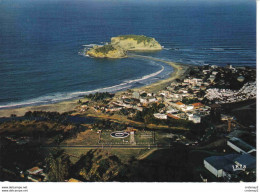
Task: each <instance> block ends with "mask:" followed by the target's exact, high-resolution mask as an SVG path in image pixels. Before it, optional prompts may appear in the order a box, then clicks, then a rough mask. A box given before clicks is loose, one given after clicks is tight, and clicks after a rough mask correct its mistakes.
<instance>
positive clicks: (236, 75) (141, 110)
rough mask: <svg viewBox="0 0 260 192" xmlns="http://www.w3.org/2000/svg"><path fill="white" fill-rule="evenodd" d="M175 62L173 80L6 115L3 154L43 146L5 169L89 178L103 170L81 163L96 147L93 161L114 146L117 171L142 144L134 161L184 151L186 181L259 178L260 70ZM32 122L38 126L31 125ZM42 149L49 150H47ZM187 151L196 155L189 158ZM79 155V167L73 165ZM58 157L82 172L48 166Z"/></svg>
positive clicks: (33, 175) (25, 176) (22, 175)
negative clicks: (62, 108)
mask: <svg viewBox="0 0 260 192" xmlns="http://www.w3.org/2000/svg"><path fill="white" fill-rule="evenodd" d="M176 66H177V67H178V68H175V75H173V77H172V78H170V81H169V79H168V80H167V81H163V80H162V84H160V86H158V83H157V84H154V85H149V87H148V88H147V87H143V88H134V89H131V90H126V91H121V92H117V93H95V94H89V95H86V96H84V97H82V98H81V99H79V100H77V102H76V103H75V102H74V107H73V108H72V110H71V112H68V113H62V114H59V113H57V112H44V111H28V112H26V114H25V115H24V116H22V117H16V115H15V114H13V115H11V116H10V118H7V119H5V120H3V122H1V124H0V127H1V145H2V148H1V150H2V152H3V154H6V155H9V156H12V155H11V154H8V151H9V150H10V149H9V148H13V147H15V148H16V151H17V152H16V153H19V154H20V153H24V150H25V151H28V150H29V148H28V147H30V150H29V151H30V153H31V154H35V153H36V155H34V156H33V157H31V158H32V159H35V158H36V157H38V158H37V160H36V159H35V160H34V161H31V163H28V165H24V164H23V163H22V162H17V161H16V160H14V161H15V165H16V166H14V164H12V163H11V164H10V162H12V161H9V162H6V163H3V164H2V167H1V170H2V173H3V176H4V177H6V178H9V177H14V176H15V177H16V179H18V178H19V180H23V181H34V182H38V181H41V182H45V181H57V180H59V181H68V182H80V181H88V180H91V178H94V177H96V176H95V174H97V172H96V171H97V170H96V169H97V167H100V166H101V165H100V164H93V165H92V167H90V168H88V169H93V170H92V171H94V170H95V171H94V172H93V173H90V172H86V173H85V172H84V174H83V173H82V169H85V168H84V167H85V165H84V164H82V163H80V164H79V162H80V161H81V160H80V159H81V158H83V157H84V158H90V156H89V155H91V154H95V155H94V156H93V155H91V158H94V159H92V162H93V163H94V162H95V163H97V162H99V160H96V159H95V158H96V156H100V157H101V156H102V159H103V160H104V161H106V162H107V161H108V162H110V161H111V160H108V159H110V158H111V157H110V156H109V154H110V152H109V151H110V150H112V149H113V150H114V152H113V154H114V155H116V156H117V158H119V159H120V158H121V159H122V162H121V163H122V164H120V166H119V165H115V164H118V162H115V161H112V162H110V163H109V164H110V165H109V167H110V168H111V167H112V168H113V169H112V168H111V169H112V170H114V169H116V170H117V168H115V167H118V166H119V167H120V168H122V169H120V170H117V172H118V174H119V173H121V171H122V170H125V169H126V168H123V167H124V166H130V165H129V162H128V161H130V160H129V158H130V157H131V158H132V155H134V154H135V153H137V151H139V152H138V153H139V155H135V158H137V159H136V160H134V162H136V163H138V164H143V163H144V162H143V160H141V159H143V158H146V157H150V156H153V154H154V153H156V151H158V152H160V151H165V150H166V151H168V150H170V151H172V152H174V151H176V150H177V151H178V150H179V151H182V152H181V154H182V155H181V156H180V157H179V158H177V160H176V159H175V160H174V161H180V162H179V164H183V166H184V167H185V168H184V167H183V170H182V171H184V172H185V171H188V170H189V169H191V170H192V176H189V177H187V176H185V178H186V177H187V178H186V180H191V181H200V182H210V181H225V182H228V181H233V182H234V181H254V180H255V178H256V117H255V116H254V114H255V112H254V111H255V110H256V109H255V102H256V82H255V80H256V71H255V69H254V68H251V67H232V66H230V65H227V66H225V67H219V66H215V65H203V66H184V65H176ZM182 68H183V69H185V70H181V69H182ZM178 70H179V73H177V72H178ZM180 70H181V72H180ZM176 74H177V75H176ZM162 85H165V86H162ZM10 120H11V121H10ZM22 127H23V128H24V130H23V131H22V132H21V128H22ZM32 127H35V128H34V129H36V130H38V131H37V132H35V131H33V132H32V131H31V130H32ZM54 127H56V128H54ZM10 130H12V131H11V132H10ZM43 131H44V132H43ZM32 133H33V134H32ZM39 147H40V148H39ZM78 148H81V150H79V149H78ZM35 149H37V152H36V151H35ZM39 149H41V150H39ZM20 150H22V151H20ZM31 150H32V151H31ZM42 150H43V151H44V152H40V151H42ZM29 151H28V152H29ZM122 151H124V152H127V155H126V154H124V152H122ZM134 151H135V152H134ZM142 151H143V152H142ZM39 152H40V153H41V154H38V153H39ZM49 153H50V155H47V156H46V155H44V154H49ZM167 153H169V151H168V152H167ZM130 154H132V155H130ZM82 155H83V156H82ZM84 155H85V156H84ZM129 155H130V156H129ZM183 155H184V156H185V155H187V156H188V157H189V158H186V159H185V161H184V160H183ZM29 156H31V155H29ZM42 156H43V157H42ZM81 156H82V157H81ZM138 156H139V157H138ZM80 157H81V158H80ZM172 157H175V158H176V156H175V155H173V156H169V157H168V156H164V158H172ZM42 158H43V159H42ZM107 158H108V159H107ZM156 158H157V156H156ZM75 159H79V160H78V161H76V164H75V165H73V166H76V168H73V166H72V165H71V164H72V162H75ZM125 159H128V160H125ZM191 159H194V161H191ZM58 161H59V162H60V163H61V162H62V164H64V163H65V164H67V165H66V166H68V167H71V166H72V167H71V169H72V168H73V169H76V170H81V171H79V172H71V171H70V168H69V169H68V167H63V168H62V169H64V170H63V172H61V175H58V176H57V175H56V172H57V171H58V170H57V169H58V168H57V167H56V168H55V167H52V168H50V167H49V166H50V165H51V164H53V163H55V162H56V163H58ZM96 161H97V162H96ZM120 161H121V160H120ZM132 161H133V160H132ZM181 162H182V163H181ZM176 163H177V162H175V163H174V164H176ZM184 163H186V164H187V165H184ZM5 164H6V166H3V165H5ZM12 166H14V167H12ZM82 166H83V167H82ZM114 166H115V167H114ZM131 166H132V165H131ZM140 166H141V165H140ZM143 166H148V165H146V164H144V165H143ZM161 166H163V165H161ZM167 166H169V165H168V164H167ZM148 167H149V166H148ZM148 167H147V168H148ZM100 169H101V167H100ZM102 169H103V168H102ZM178 169H179V168H178ZM108 170H109V169H108ZM112 170H110V171H112ZM133 170H134V168H133V167H132V168H131V171H129V172H130V173H131V174H137V173H133V172H132V171H133ZM148 170H150V169H149V168H148ZM112 172H113V171H112ZM112 172H111V173H109V174H112ZM82 174H83V175H82ZM99 174H101V173H99ZM107 174H108V173H107ZM112 175H113V176H107V175H106V176H105V175H103V176H101V175H100V180H104V181H105V180H107V181H108V180H111V181H112V180H120V179H119V178H118V176H119V175H117V174H112ZM148 175H149V174H148ZM164 176H165V175H164ZM143 177H144V178H145V177H147V175H145V176H143ZM165 177H168V176H165ZM174 177H178V175H176V176H174ZM129 178H131V180H133V181H135V179H136V178H133V177H132V176H129V177H127V179H126V180H129ZM144 178H143V179H144ZM163 178H164V177H162V180H164V179H163ZM146 179H148V178H146ZM148 180H149V179H148ZM120 181H121V180H120ZM122 181H123V180H122ZM151 181H152V179H151Z"/></svg>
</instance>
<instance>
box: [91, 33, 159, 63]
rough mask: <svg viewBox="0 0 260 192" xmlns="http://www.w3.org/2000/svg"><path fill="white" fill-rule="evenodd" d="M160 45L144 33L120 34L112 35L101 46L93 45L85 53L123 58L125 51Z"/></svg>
mask: <svg viewBox="0 0 260 192" xmlns="http://www.w3.org/2000/svg"><path fill="white" fill-rule="evenodd" d="M161 49H162V46H161V45H160V44H159V43H158V42H157V41H156V40H155V39H154V38H152V37H146V36H144V35H121V36H118V37H112V38H111V42H110V43H108V44H106V45H103V46H94V47H93V48H91V49H90V50H88V51H87V52H86V55H89V56H92V57H98V58H123V57H127V51H156V50H161Z"/></svg>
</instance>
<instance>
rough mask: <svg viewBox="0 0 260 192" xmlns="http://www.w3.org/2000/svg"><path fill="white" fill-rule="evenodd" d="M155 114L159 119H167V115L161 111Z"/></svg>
mask: <svg viewBox="0 0 260 192" xmlns="http://www.w3.org/2000/svg"><path fill="white" fill-rule="evenodd" d="M153 116H154V117H155V118H157V119H167V115H165V114H161V113H155V114H153Z"/></svg>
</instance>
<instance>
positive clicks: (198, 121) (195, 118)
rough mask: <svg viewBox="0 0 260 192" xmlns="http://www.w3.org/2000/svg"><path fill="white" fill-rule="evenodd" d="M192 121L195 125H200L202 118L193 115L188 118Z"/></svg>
mask: <svg viewBox="0 0 260 192" xmlns="http://www.w3.org/2000/svg"><path fill="white" fill-rule="evenodd" d="M188 119H189V120H190V121H192V122H193V123H200V122H201V117H200V116H198V115H192V116H189V118H188Z"/></svg>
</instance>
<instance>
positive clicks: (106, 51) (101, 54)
mask: <svg viewBox="0 0 260 192" xmlns="http://www.w3.org/2000/svg"><path fill="white" fill-rule="evenodd" d="M86 54H87V55H89V56H91V57H98V58H105V57H107V58H123V57H126V51H125V50H124V49H122V48H120V47H116V46H113V45H111V44H108V45H104V46H96V47H93V48H92V49H90V50H88V51H87V52H86Z"/></svg>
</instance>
